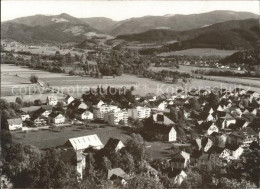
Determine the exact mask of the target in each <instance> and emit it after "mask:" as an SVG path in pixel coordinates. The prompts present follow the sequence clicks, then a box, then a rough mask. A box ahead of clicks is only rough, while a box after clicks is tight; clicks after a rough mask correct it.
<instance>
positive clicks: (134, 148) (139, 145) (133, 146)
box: [125, 134, 149, 163]
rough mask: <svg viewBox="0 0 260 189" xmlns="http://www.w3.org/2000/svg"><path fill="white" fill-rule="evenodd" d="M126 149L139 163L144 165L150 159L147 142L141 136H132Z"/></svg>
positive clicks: (127, 142)
mask: <svg viewBox="0 0 260 189" xmlns="http://www.w3.org/2000/svg"><path fill="white" fill-rule="evenodd" d="M125 149H126V150H127V151H128V152H129V153H130V154H132V156H133V158H134V160H135V162H137V163H142V162H143V161H145V160H147V159H148V157H149V154H148V152H147V150H146V142H145V141H144V139H143V137H142V136H141V135H140V134H132V135H131V138H128V139H127V141H126V144H125Z"/></svg>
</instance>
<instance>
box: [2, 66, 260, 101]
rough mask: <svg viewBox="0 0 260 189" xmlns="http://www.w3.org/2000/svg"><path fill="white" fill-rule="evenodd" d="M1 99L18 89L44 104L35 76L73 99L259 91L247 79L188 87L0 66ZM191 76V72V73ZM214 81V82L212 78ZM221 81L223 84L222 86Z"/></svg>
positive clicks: (127, 77)
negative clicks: (112, 90)
mask: <svg viewBox="0 0 260 189" xmlns="http://www.w3.org/2000/svg"><path fill="white" fill-rule="evenodd" d="M1 69H2V70H1V72H2V73H1V97H3V98H6V99H7V100H10V101H13V100H15V98H16V97H17V96H19V94H18V93H15V96H13V94H14V93H13V91H12V89H13V87H16V88H17V89H20V88H19V87H22V88H23V89H24V88H26V87H27V88H30V89H31V90H32V92H31V95H24V100H35V99H38V98H40V99H42V100H45V99H46V97H47V96H48V95H49V94H40V92H41V91H42V89H41V88H40V87H39V86H38V85H35V84H30V81H29V77H30V76H31V74H35V75H37V76H38V77H39V79H40V80H42V81H44V82H45V83H48V84H50V86H51V87H53V88H56V89H57V90H59V91H60V92H63V93H66V94H67V93H69V94H71V95H73V96H74V97H80V96H81V95H82V93H84V92H85V91H86V90H88V89H89V88H91V87H92V88H94V87H96V86H98V85H102V86H103V87H107V86H112V87H123V86H125V87H127V88H130V87H131V86H134V87H135V89H136V90H135V91H134V94H140V95H146V94H147V93H155V94H157V95H160V94H162V93H166V92H169V93H172V92H176V91H177V90H178V89H179V88H181V87H183V88H184V89H187V90H190V89H191V88H194V87H195V88H203V87H207V88H210V87H228V88H231V89H233V88H234V87H235V85H234V82H236V83H238V84H239V83H243V84H248V83H250V84H251V83H252V84H253V85H254V87H251V89H254V90H256V91H259V89H260V88H258V85H259V84H258V85H257V83H258V80H254V79H248V78H239V80H238V79H237V78H230V77H225V78H224V77H220V78H221V79H223V78H224V79H225V81H224V80H217V79H218V78H216V80H215V81H208V80H200V79H193V80H192V82H191V83H187V84H183V83H179V84H170V83H165V82H162V81H157V80H153V79H149V78H143V77H139V76H136V75H130V74H124V75H122V76H120V77H116V78H111V79H106V78H104V79H98V78H91V77H80V76H68V75H66V74H62V73H61V74H57V73H50V72H47V71H40V70H31V69H28V68H21V67H17V66H14V65H1ZM154 69H165V68H155V67H154ZM191 69H193V68H192V67H191V66H180V69H178V71H181V70H182V71H183V72H189V70H191ZM190 72H191V71H190ZM16 74H17V76H16ZM211 79H213V78H211ZM223 81H224V83H223ZM226 81H230V83H226ZM259 87H260V85H259ZM34 90H36V91H38V93H35V92H33V91H34ZM58 97H59V98H60V99H62V98H64V96H63V95H58Z"/></svg>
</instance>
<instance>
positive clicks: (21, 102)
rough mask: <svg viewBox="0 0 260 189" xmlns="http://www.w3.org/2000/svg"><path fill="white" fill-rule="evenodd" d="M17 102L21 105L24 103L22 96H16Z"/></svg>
mask: <svg viewBox="0 0 260 189" xmlns="http://www.w3.org/2000/svg"><path fill="white" fill-rule="evenodd" d="M15 102H16V103H17V104H19V105H21V106H22V105H23V101H22V99H21V98H20V97H16V99H15Z"/></svg>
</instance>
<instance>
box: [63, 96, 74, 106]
mask: <svg viewBox="0 0 260 189" xmlns="http://www.w3.org/2000/svg"><path fill="white" fill-rule="evenodd" d="M74 100H75V98H74V97H73V96H70V95H67V96H66V98H65V100H64V101H65V103H66V104H70V103H71V102H73V101H74Z"/></svg>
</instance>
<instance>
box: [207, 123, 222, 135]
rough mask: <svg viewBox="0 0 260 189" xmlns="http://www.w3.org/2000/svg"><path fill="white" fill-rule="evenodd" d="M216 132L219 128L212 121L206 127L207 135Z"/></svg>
mask: <svg viewBox="0 0 260 189" xmlns="http://www.w3.org/2000/svg"><path fill="white" fill-rule="evenodd" d="M218 132H219V128H218V127H217V126H216V125H215V124H214V123H213V124H211V125H210V126H209V127H208V129H207V134H208V135H211V134H212V133H218Z"/></svg>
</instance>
